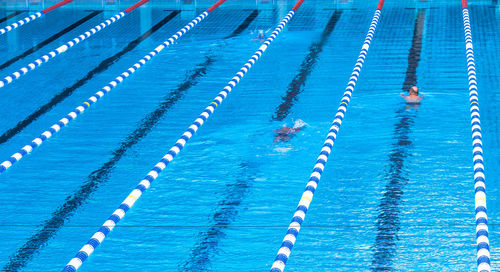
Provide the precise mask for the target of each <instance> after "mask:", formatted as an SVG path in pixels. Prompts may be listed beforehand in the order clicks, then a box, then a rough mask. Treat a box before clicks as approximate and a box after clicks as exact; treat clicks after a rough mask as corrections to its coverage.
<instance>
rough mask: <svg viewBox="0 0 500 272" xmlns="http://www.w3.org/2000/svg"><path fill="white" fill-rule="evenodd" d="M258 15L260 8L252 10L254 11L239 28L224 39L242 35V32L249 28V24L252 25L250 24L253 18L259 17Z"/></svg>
mask: <svg viewBox="0 0 500 272" xmlns="http://www.w3.org/2000/svg"><path fill="white" fill-rule="evenodd" d="M258 15H259V10H257V9H254V10H253V11H252V13H250V15H248V17H247V18H246V19H245V20H244V21H243V23H241V25H240V26H238V28H236V29H235V30H234V31H233V33H231V34H230V35H228V36H226V37H225V38H224V39H229V38H232V37H236V36H238V35H240V34H241V33H243V31H245V29H247V28H248V26H250V24H251V23H252V22H253V20H255V18H257V16H258Z"/></svg>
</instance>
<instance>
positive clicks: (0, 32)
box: [0, 0, 73, 36]
mask: <svg viewBox="0 0 500 272" xmlns="http://www.w3.org/2000/svg"><path fill="white" fill-rule="evenodd" d="M71 2H73V0H64V1H61V2H59V3H57V4H55V5H53V6H50V7H48V8H46V9H44V10H42V11H39V12H37V13H35V14H32V15H30V16H28V17H26V18H24V19H22V20H19V21H17V22H15V23H13V24H11V25H8V26H6V27H4V28H2V29H0V36H1V35H3V34H5V33H7V32H9V31H11V30H14V29H16V28H18V27H20V26H22V25H25V24H27V23H29V22H33V21H34V20H36V19H38V18H40V17H42V15H45V14H47V13H49V12H51V11H53V10H54V9H56V8H58V7H62V6H64V5H66V4H69V3H71Z"/></svg>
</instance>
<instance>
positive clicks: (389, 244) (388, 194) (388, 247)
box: [371, 9, 425, 271]
mask: <svg viewBox="0 0 500 272" xmlns="http://www.w3.org/2000/svg"><path fill="white" fill-rule="evenodd" d="M424 23H425V10H423V9H421V10H419V11H418V15H417V19H416V20H415V28H414V32H413V40H412V47H411V49H410V52H409V55H408V68H407V70H406V78H405V81H404V83H403V90H404V91H406V90H408V89H409V88H410V87H411V86H413V85H416V83H417V67H418V62H419V60H420V53H421V51H422V35H423V31H424ZM417 108H418V105H417V104H415V105H405V106H403V107H402V108H400V109H399V110H398V111H397V112H396V119H397V120H399V121H398V122H397V123H396V125H395V126H394V136H393V139H394V143H393V144H392V152H391V154H390V155H389V167H388V172H387V174H386V176H385V179H386V181H387V184H386V186H385V188H384V194H383V196H382V199H381V200H380V204H379V206H378V216H377V222H376V224H375V225H376V228H377V236H376V238H375V244H374V246H373V259H372V267H371V270H372V271H392V270H393V267H392V265H393V258H394V256H395V255H396V241H397V239H398V231H399V228H400V222H399V213H400V204H401V198H402V197H403V194H404V191H403V189H404V186H405V185H406V184H407V183H408V171H407V170H406V169H405V160H406V158H407V157H408V156H410V151H411V147H412V141H411V138H410V134H411V128H412V127H413V123H414V119H415V117H416V114H417Z"/></svg>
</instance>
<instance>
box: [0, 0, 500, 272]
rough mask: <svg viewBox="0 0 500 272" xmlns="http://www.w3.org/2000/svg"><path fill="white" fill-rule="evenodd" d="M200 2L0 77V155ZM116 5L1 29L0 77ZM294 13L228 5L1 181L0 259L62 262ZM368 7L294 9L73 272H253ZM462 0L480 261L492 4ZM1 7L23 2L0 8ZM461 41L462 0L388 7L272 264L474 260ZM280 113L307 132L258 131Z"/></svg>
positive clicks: (295, 190)
mask: <svg viewBox="0 0 500 272" xmlns="http://www.w3.org/2000/svg"><path fill="white" fill-rule="evenodd" d="M212 2H215V1H202V2H198V3H197V4H196V7H195V6H194V4H179V3H155V2H152V3H148V4H147V5H146V6H144V7H141V8H138V9H137V10H135V11H134V12H131V13H130V14H129V15H127V16H125V17H124V18H123V19H121V20H120V21H118V22H116V23H114V24H112V25H110V26H109V27H107V28H106V29H104V30H102V31H100V32H99V33H96V34H95V35H94V36H93V37H91V38H88V39H87V40H85V41H84V42H82V43H80V44H78V45H77V46H75V48H72V49H71V50H68V51H67V52H65V53H64V54H63V55H60V56H57V57H56V58H54V59H53V60H51V61H50V62H47V63H45V64H43V65H42V66H40V67H39V68H38V69H36V70H34V71H32V72H30V73H29V74H27V75H25V76H23V77H20V78H19V79H18V80H17V81H16V82H13V83H12V84H9V85H7V86H5V87H4V88H2V89H0V91H1V92H2V93H3V95H4V99H2V100H1V101H0V103H1V106H0V113H1V116H2V117H3V118H1V119H0V134H2V135H0V141H1V142H2V143H1V146H0V155H2V158H4V159H7V158H8V157H9V156H11V155H12V154H13V153H15V152H17V151H18V150H19V148H20V147H22V146H24V145H25V144H27V143H29V142H30V141H31V140H32V139H33V138H35V137H37V136H38V135H39V134H40V133H41V132H43V131H44V130H46V129H47V128H49V127H50V126H51V125H53V124H54V123H55V122H57V120H59V119H60V118H61V117H63V116H65V115H66V114H67V113H68V112H69V111H71V110H73V109H74V108H75V107H76V106H78V105H80V104H81V103H82V101H85V100H86V99H87V98H88V97H89V96H91V95H93V94H94V93H95V92H96V91H98V90H100V89H101V88H102V87H103V86H105V85H106V84H108V82H109V81H110V80H112V79H114V78H115V77H116V76H118V75H119V74H121V73H122V72H123V71H125V70H126V69H128V68H129V67H130V66H131V65H133V64H134V63H135V62H136V61H138V60H139V59H140V58H142V57H143V56H144V55H145V54H147V53H148V52H150V51H151V50H152V49H154V48H155V47H156V46H157V45H158V44H160V43H162V42H163V41H165V40H166V39H167V38H168V37H170V36H171V35H172V34H173V33H175V32H176V31H177V30H178V29H180V28H181V27H183V26H184V25H186V24H187V23H188V22H189V21H190V20H192V19H193V18H194V17H196V16H197V15H198V14H200V13H201V12H203V11H204V10H205V9H206V8H207V7H209V6H210V5H211V4H213V3H212ZM344 2H345V3H344ZM131 4H133V2H124V1H122V3H121V5H120V6H117V5H105V6H104V7H103V5H101V4H100V3H95V4H86V5H82V4H79V3H72V4H69V5H67V6H65V7H62V8H60V9H57V10H54V11H52V12H51V13H50V14H47V15H46V16H43V17H41V18H39V19H37V20H36V21H34V22H31V23H29V24H26V25H24V26H22V28H19V29H16V30H14V31H11V32H9V33H7V34H5V35H3V36H0V49H1V52H2V54H0V65H2V64H3V63H8V62H9V61H10V62H11V64H9V65H8V66H6V67H5V68H2V70H0V72H1V73H2V74H1V75H7V74H9V73H12V72H14V71H15V70H17V69H18V68H20V67H22V66H24V65H26V64H27V63H29V62H31V61H32V60H34V59H36V58H38V57H40V56H42V55H44V54H46V53H47V52H48V51H50V50H52V49H54V48H56V47H57V46H59V45H61V44H62V43H63V42H66V41H68V40H70V39H72V38H74V37H76V36H78V35H80V34H81V33H83V32H85V31H86V30H88V29H90V28H91V27H93V26H95V25H96V24H98V23H100V22H102V21H104V20H106V19H107V18H109V17H110V16H112V15H114V14H116V13H117V12H119V11H121V10H123V9H124V8H126V7H128V6H129V5H131ZM292 5H293V2H292V1H288V2H287V1H276V2H274V3H273V2H271V3H257V4H256V3H255V2H253V1H252V2H251V3H249V2H246V1H231V0H228V1H227V2H226V3H224V4H223V5H222V6H221V7H219V8H217V9H216V10H214V11H213V12H212V14H211V15H210V16H208V17H207V18H206V19H205V20H203V21H202V22H200V23H199V24H198V25H197V26H196V27H195V28H193V29H192V30H191V31H190V32H188V33H186V34H185V35H184V36H183V37H182V38H180V39H179V40H178V41H177V42H176V44H174V45H173V46H170V47H169V48H167V49H165V50H163V51H162V52H161V53H160V54H159V55H158V56H156V57H155V58H154V59H153V60H151V61H149V62H148V63H147V64H146V65H144V66H143V67H142V68H141V69H140V70H138V71H137V72H135V73H134V74H133V75H132V76H130V77H129V78H127V79H126V80H124V81H123V83H121V84H120V85H118V86H117V87H116V88H115V89H114V90H113V91H112V92H110V93H109V94H107V95H106V96H105V97H103V98H102V99H101V101H99V103H96V104H95V105H93V106H92V107H91V108H89V109H88V111H86V112H85V113H84V114H82V115H81V116H80V117H79V118H77V119H75V120H74V121H72V122H71V124H69V125H68V126H67V127H66V128H64V129H62V130H61V131H60V132H59V133H58V134H56V135H54V136H53V137H52V138H51V139H50V140H48V141H47V142H45V143H44V144H43V145H41V146H40V147H39V148H37V149H36V150H34V151H33V153H32V154H30V155H29V156H26V157H25V158H23V160H21V161H20V162H18V163H16V164H14V165H13V166H12V167H11V168H10V169H8V170H7V171H6V172H5V173H3V174H2V175H1V177H0V179H1V181H0V191H1V192H2V194H0V203H1V207H2V209H0V213H1V214H0V239H1V240H2V241H3V242H2V246H1V247H0V260H1V261H2V269H3V270H4V271H57V270H61V269H62V268H63V267H64V265H66V263H67V262H68V261H69V260H70V259H71V258H73V257H74V255H75V253H76V252H77V251H78V250H79V249H80V248H81V246H82V245H83V244H84V243H86V242H87V241H88V239H89V238H90V237H91V236H92V235H93V234H94V232H95V231H97V230H98V228H99V227H100V226H101V224H102V223H103V222H104V221H105V220H106V219H107V218H108V217H109V215H110V214H111V213H112V212H113V211H114V210H115V209H116V208H117V206H118V205H119V203H120V202H121V201H122V200H123V199H124V198H125V197H126V196H127V194H128V193H129V192H130V191H131V190H132V189H133V188H134V187H135V186H136V185H137V183H138V182H139V181H140V180H141V179H142V178H144V175H145V174H146V173H148V172H149V171H150V170H151V168H152V167H153V166H154V165H155V164H156V163H157V162H158V160H159V159H161V157H162V156H164V155H165V153H167V152H168V149H169V148H170V147H171V146H172V144H174V143H175V141H176V140H177V139H178V138H179V136H180V135H181V134H182V133H183V132H184V131H185V130H186V128H187V127H188V126H189V125H190V124H191V123H192V121H193V120H194V119H195V118H196V117H197V116H198V115H199V113H200V112H202V111H203V109H204V108H205V107H206V106H207V104H208V103H210V101H212V99H213V97H214V96H216V95H217V93H218V92H219V91H220V90H221V89H222V88H223V87H224V86H225V85H226V83H227V82H228V81H229V80H230V79H231V78H232V77H233V76H234V74H235V73H236V72H237V71H238V69H240V67H241V66H242V65H243V64H244V63H245V62H246V61H247V60H248V58H249V57H250V56H251V55H252V54H253V53H254V52H255V50H257V49H258V48H259V46H260V43H259V42H255V41H252V39H253V38H254V37H255V36H257V34H258V31H259V30H260V29H262V30H264V31H267V30H268V29H273V28H274V27H275V26H276V25H277V24H278V23H279V21H280V20H281V19H282V18H283V17H284V16H285V15H286V13H287V12H288V11H289V10H290V8H291V7H292ZM376 7H377V3H376V1H366V0H365V1H336V2H332V1H323V0H315V1H312V0H307V1H305V2H304V4H303V5H302V7H301V8H300V9H299V10H298V11H297V13H296V15H295V16H294V18H293V19H292V20H290V22H289V23H288V25H287V26H286V27H285V29H284V30H283V32H282V33H281V34H280V35H279V36H278V37H277V38H276V39H275V41H274V42H273V43H272V45H271V46H270V47H269V49H268V50H267V51H266V52H265V54H264V55H263V56H262V57H261V59H260V60H259V62H258V63H256V64H255V65H254V66H255V67H253V69H252V70H251V71H249V72H248V73H247V74H246V76H245V78H244V79H242V80H241V82H240V83H239V84H238V86H236V87H235V89H234V91H233V93H232V94H231V95H230V96H228V97H227V99H226V101H225V102H224V103H222V105H221V106H220V107H218V109H217V112H216V113H214V115H213V116H212V118H211V119H210V120H209V121H207V122H206V124H205V125H204V127H203V128H201V129H200V131H199V132H198V133H197V135H195V136H194V137H193V138H192V140H191V141H190V142H189V143H188V144H186V147H185V148H184V149H185V150H184V151H183V152H182V154H179V156H178V157H177V158H176V159H175V160H173V161H172V163H171V165H169V167H168V168H167V169H165V171H164V172H163V173H162V174H161V175H160V176H159V177H158V178H157V180H156V181H155V182H154V183H153V184H152V186H151V188H150V189H149V190H148V191H147V192H146V193H145V194H144V195H143V196H142V198H141V199H140V200H139V201H138V202H137V203H136V205H135V206H134V207H133V209H130V211H128V212H127V216H126V217H124V219H123V220H122V221H121V222H120V223H119V224H118V225H117V226H116V227H115V229H114V230H113V231H112V232H111V233H110V235H109V236H108V238H107V239H106V241H104V242H103V244H102V245H101V246H100V247H99V248H97V249H96V251H95V253H94V254H93V255H92V256H91V257H90V258H89V259H88V260H87V261H86V262H85V264H84V265H83V266H82V268H81V270H82V271H137V270H138V269H141V270H144V271H158V270H162V271H225V270H239V271H262V270H269V269H270V267H271V265H272V263H273V261H274V257H275V255H276V252H277V250H278V249H279V246H280V244H281V240H282V239H283V235H284V234H285V232H286V230H287V227H288V223H289V220H290V218H291V216H292V215H293V212H294V211H295V208H296V206H297V201H298V200H299V199H300V195H301V194H302V192H303V189H304V185H305V184H306V183H307V179H308V177H309V174H310V173H311V170H312V166H313V165H314V163H315V161H316V158H317V156H318V152H319V150H320V149H321V146H322V143H323V141H324V138H325V136H326V134H327V133H328V129H329V127H330V125H331V121H332V120H333V117H334V114H335V112H336V109H337V107H338V104H339V102H340V98H341V97H342V94H343V92H344V90H345V87H346V83H347V81H348V79H349V76H350V74H351V72H352V69H353V66H354V64H355V61H356V59H357V57H358V55H359V50H360V48H361V45H362V43H363V40H364V38H365V35H366V31H367V30H368V27H369V25H370V22H371V20H372V16H373V13H374V11H375V8H376ZM32 8H33V10H39V9H37V6H33V7H32ZM469 9H470V13H471V21H472V29H473V37H474V44H475V54H476V65H477V71H478V84H479V90H480V101H481V110H482V116H481V117H482V126H483V135H484V153H485V166H486V176H487V187H488V194H487V195H488V205H489V211H488V214H489V217H490V222H489V226H490V228H489V230H490V240H491V244H492V249H491V254H492V256H491V260H492V267H493V268H495V267H498V262H497V260H498V259H499V258H498V257H499V256H498V253H497V252H498V251H497V250H496V246H495V245H496V244H497V242H496V241H497V239H496V234H497V233H498V230H497V229H496V224H495V218H497V217H498V211H499V209H498V208H497V207H498V206H500V205H498V204H497V203H498V202H499V200H498V198H497V197H496V196H497V195H498V187H499V186H497V183H498V178H497V175H496V174H497V173H498V171H499V169H500V168H499V167H500V166H499V164H498V161H499V160H498V159H499V157H500V154H498V152H496V150H498V147H499V142H498V131H497V130H498V124H497V121H498V120H497V117H496V116H497V114H498V113H497V110H496V105H497V103H498V101H497V100H498V99H497V96H498V93H499V91H498V90H496V85H497V84H498V76H497V74H499V73H498V69H499V68H497V65H496V64H497V63H498V59H497V58H498V57H497V54H496V52H497V51H498V49H499V45H498V44H499V43H498V42H497V41H498V39H499V38H498V37H499V34H500V33H499V32H500V20H499V16H500V15H499V14H498V13H499V9H498V4H497V3H496V1H471V2H470V3H469ZM16 10H23V7H22V6H21V5H20V4H19V5H18V6H16V7H11V6H9V7H5V8H4V9H3V10H1V11H0V17H5V16H8V15H9V14H11V13H12V12H15V11H16ZM26 15H27V13H26V12H19V14H17V15H15V16H13V17H11V18H9V19H7V20H6V21H5V22H3V23H2V27H3V26H4V25H7V24H10V23H13V22H15V21H17V20H19V19H22V18H24V17H25V16H26ZM72 25H74V27H73V28H72V29H69V30H65V29H66V28H68V27H69V26H72ZM271 31H272V30H271ZM271 31H269V32H268V33H267V35H269V34H270V33H271ZM59 33H60V34H59ZM463 35H464V34H463V24H462V13H461V3H460V1H426V2H425V1H389V0H388V1H386V3H385V6H384V8H383V12H382V15H381V18H380V21H379V24H378V26H377V31H376V34H375V36H374V38H373V41H372V43H371V47H370V51H369V53H368V56H367V59H366V62H365V65H364V66H363V70H362V72H361V73H360V77H359V81H358V82H357V85H356V89H355V91H354V94H353V96H352V99H351V101H350V105H349V110H348V113H346V116H345V118H344V120H343V124H342V129H341V130H340V132H339V135H338V138H337V140H336V143H335V147H334V148H333V152H332V156H331V157H330V162H329V163H328V164H327V165H326V168H325V171H324V172H323V178H322V180H321V183H320V184H319V187H318V189H317V191H316V193H315V198H314V201H313V202H312V204H311V206H310V209H309V211H308V213H307V214H308V216H307V219H306V220H305V221H304V223H303V225H302V229H301V234H300V235H299V236H298V239H297V242H296V244H295V246H294V250H293V253H292V254H291V257H290V259H289V261H288V262H287V268H286V269H287V271H310V270H319V271H353V270H354V271H367V270H372V271H474V270H475V269H476V268H475V263H476V257H475V248H476V246H475V220H474V204H473V203H474V194H473V188H474V187H473V186H474V185H473V169H472V164H471V150H472V148H471V140H470V119H469V118H470V114H469V106H470V105H469V102H468V85H467V66H466V61H465V52H464V48H465V46H464V36H463ZM51 37H53V39H50V38H51ZM44 41H46V42H44ZM44 43H45V44H46V45H45V46H44V47H42V48H40V49H38V47H40V44H44ZM32 48H35V49H38V50H32V51H34V52H31V51H30V50H31V49H32ZM28 51H30V53H28V55H26V56H25V57H19V58H18V59H17V58H16V57H18V56H21V55H22V54H23V53H24V52H28ZM68 68H69V69H68ZM2 77H3V76H2ZM411 80H416V82H417V84H418V86H419V87H420V89H421V92H422V93H424V94H425V98H424V101H423V102H422V104H421V105H420V106H419V107H418V108H415V107H411V108H407V105H406V104H405V103H404V101H403V100H402V98H401V97H400V96H399V94H400V92H402V89H404V88H407V85H408V84H409V81H411ZM297 119H301V120H304V121H305V122H306V123H308V124H309V126H308V127H307V128H306V129H304V130H302V131H300V132H298V133H297V134H295V136H294V137H292V138H291V139H290V140H289V141H287V142H278V143H275V142H274V138H275V130H276V129H279V128H280V127H281V126H282V125H283V124H288V125H291V124H292V123H293V121H295V120H297ZM2 161H3V160H2Z"/></svg>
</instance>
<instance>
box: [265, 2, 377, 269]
mask: <svg viewBox="0 0 500 272" xmlns="http://www.w3.org/2000/svg"><path fill="white" fill-rule="evenodd" d="M383 5H384V0H380V1H379V4H378V7H377V10H376V11H375V15H374V16H373V19H372V22H371V25H370V29H369V30H368V34H367V35H366V38H365V41H364V43H363V46H362V48H361V53H360V55H359V57H358V60H357V62H356V65H355V67H354V71H353V72H352V74H351V77H350V79H349V83H348V84H347V88H346V91H345V92H344V95H343V97H342V100H341V102H340V106H339V108H338V110H337V114H336V115H335V119H334V120H333V124H332V126H331V127H330V131H329V132H328V135H327V137H326V140H325V142H324V144H323V147H322V148H321V153H320V155H319V157H318V159H317V160H316V164H315V165H314V169H313V172H312V174H311V176H310V178H309V182H308V183H307V185H306V188H305V191H304V193H303V194H302V196H301V198H300V201H299V205H298V206H297V209H296V210H295V213H294V214H293V218H292V221H291V223H290V225H289V226H288V231H287V232H286V235H285V238H284V239H283V241H282V243H281V247H280V249H279V250H278V253H277V255H276V258H275V259H274V262H273V265H272V267H271V272H283V270H285V266H286V262H287V261H288V258H289V257H290V253H291V252H292V248H293V245H294V244H295V241H296V240H297V236H298V235H299V231H300V228H301V226H302V223H303V222H304V219H305V217H306V213H307V210H308V209H309V205H310V204H311V202H312V199H313V196H314V192H315V191H316V188H317V186H318V183H319V181H320V179H321V175H322V173H323V170H324V168H325V164H326V162H327V160H328V156H329V155H330V153H331V151H332V148H333V144H334V142H335V139H336V138H337V133H338V131H339V129H340V125H341V124H342V119H344V115H345V113H346V111H347V106H348V104H349V101H350V100H351V95H352V92H353V91H354V87H355V86H356V82H357V80H358V77H359V73H360V72H361V68H362V67H363V63H364V62H365V58H366V55H367V53H368V49H369V48H370V43H371V41H372V38H373V35H374V34H375V29H376V28H377V23H378V21H379V18H380V14H381V12H382V7H383Z"/></svg>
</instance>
